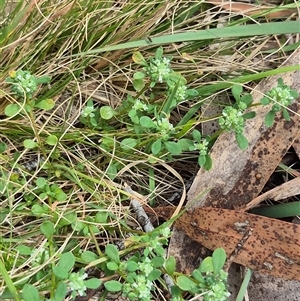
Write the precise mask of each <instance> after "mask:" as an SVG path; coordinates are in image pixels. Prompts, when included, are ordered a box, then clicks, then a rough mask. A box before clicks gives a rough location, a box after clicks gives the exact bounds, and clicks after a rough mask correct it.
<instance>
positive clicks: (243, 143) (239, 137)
mask: <svg viewBox="0 0 300 301" xmlns="http://www.w3.org/2000/svg"><path fill="white" fill-rule="evenodd" d="M235 139H236V142H237V144H238V146H239V147H240V148H241V149H246V148H247V147H248V145H249V143H248V140H247V138H246V137H245V136H244V135H243V134H242V133H236V134H235Z"/></svg>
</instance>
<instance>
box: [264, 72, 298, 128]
mask: <svg viewBox="0 0 300 301" xmlns="http://www.w3.org/2000/svg"><path fill="white" fill-rule="evenodd" d="M298 96H299V93H298V92H297V91H296V90H293V89H291V88H290V87H289V86H287V85H285V84H284V83H283V79H282V78H279V79H278V85H277V87H274V88H273V89H271V90H270V91H269V92H268V93H267V94H266V96H265V97H263V98H262V99H261V100H260V102H261V103H262V104H263V105H268V104H270V103H272V104H273V105H272V109H271V110H270V111H269V113H268V114H267V115H266V117H265V124H266V125H267V126H272V125H273V123H274V119H275V114H276V113H277V112H280V111H282V116H283V118H284V119H285V120H287V121H290V115H289V112H288V110H287V109H286V107H287V106H289V105H290V104H291V103H292V102H293V101H294V99H296V98H297V97H298Z"/></svg>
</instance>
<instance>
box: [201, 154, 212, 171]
mask: <svg viewBox="0 0 300 301" xmlns="http://www.w3.org/2000/svg"><path fill="white" fill-rule="evenodd" d="M212 166H213V161H212V158H211V156H210V155H209V154H207V155H206V161H205V164H204V166H203V167H204V169H205V170H211V168H212Z"/></svg>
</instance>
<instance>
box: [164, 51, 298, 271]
mask: <svg viewBox="0 0 300 301" xmlns="http://www.w3.org/2000/svg"><path fill="white" fill-rule="evenodd" d="M299 56H300V49H297V50H296V51H295V52H294V53H293V55H291V57H290V58H289V59H288V60H287V62H286V64H285V65H298V64H299ZM279 77H282V78H283V80H284V83H285V84H287V85H289V86H291V87H292V88H293V89H295V90H297V91H300V71H294V72H288V73H285V74H282V75H281V76H273V77H271V78H269V79H266V80H263V81H261V82H260V83H259V84H258V85H257V87H256V88H255V90H254V91H253V93H252V97H253V100H254V103H258V102H259V101H260V99H261V98H262V97H263V95H264V94H265V93H267V92H268V91H269V90H270V89H271V88H273V87H275V86H277V80H278V78H279ZM270 109H271V106H264V107H262V106H259V107H257V108H256V109H254V111H256V117H255V118H253V119H250V120H247V122H246V127H245V132H244V134H245V136H246V137H247V139H248V141H249V147H248V148H247V149H246V150H241V149H240V148H239V147H238V145H237V143H236V141H235V135H234V133H228V132H225V133H223V134H221V135H220V136H219V138H218V140H217V141H216V142H215V144H214V146H213V148H212V150H211V157H212V160H213V168H212V169H211V170H210V171H208V172H207V171H205V170H203V169H200V170H199V172H198V174H197V176H196V178H195V180H194V182H193V185H192V186H191V188H190V190H189V192H188V207H195V208H196V207H209V206H212V207H219V208H226V209H233V208H236V207H243V206H245V205H246V204H247V203H249V202H250V201H251V200H252V199H254V198H255V197H257V196H258V194H259V193H260V192H261V190H262V188H263V187H264V185H265V183H266V182H267V180H268V179H269V177H270V175H271V174H272V173H273V171H274V170H275V168H276V167H277V165H278V164H279V162H280V160H281V158H282V157H283V155H284V154H285V153H286V151H287V150H288V149H289V148H290V146H291V145H292V143H293V141H294V140H295V138H296V137H300V114H299V113H300V101H299V99H298V100H296V101H295V102H294V103H293V104H292V105H291V106H290V109H291V110H293V111H294V112H296V114H293V113H291V114H290V115H291V121H289V122H287V121H285V120H284V119H283V118H282V116H281V115H277V116H276V119H275V123H274V125H273V126H272V127H271V128H267V127H266V126H265V125H264V117H265V115H266V114H267V112H269V110H270ZM204 192H205V193H204ZM220 219H222V217H220ZM182 235H185V234H184V233H183V232H181V231H180V230H176V229H175V230H174V232H173V235H172V238H171V241H170V245H169V253H170V255H174V256H175V257H176V259H177V262H178V267H179V268H181V269H182V270H186V269H193V268H195V266H194V263H195V262H197V261H199V258H195V257H194V253H195V252H194V251H193V250H194V249H195V248H196V249H197V248H199V247H200V245H199V244H197V243H196V242H195V241H192V240H191V239H189V238H185V239H184V242H185V244H184V245H181V244H180V242H181V241H183V238H182ZM198 257H199V256H198Z"/></svg>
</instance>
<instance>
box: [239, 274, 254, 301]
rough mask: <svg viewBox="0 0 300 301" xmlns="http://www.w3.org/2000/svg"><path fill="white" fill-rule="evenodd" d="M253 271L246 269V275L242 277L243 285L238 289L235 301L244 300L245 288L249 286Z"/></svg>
mask: <svg viewBox="0 0 300 301" xmlns="http://www.w3.org/2000/svg"><path fill="white" fill-rule="evenodd" d="M252 273H253V271H252V270H251V269H247V272H246V275H245V277H244V280H243V283H242V285H241V287H240V290H239V293H238V295H237V297H236V299H235V301H243V300H244V296H245V293H246V290H247V287H248V285H249V281H250V279H251V276H252Z"/></svg>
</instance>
